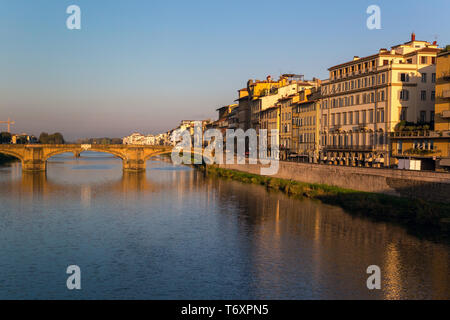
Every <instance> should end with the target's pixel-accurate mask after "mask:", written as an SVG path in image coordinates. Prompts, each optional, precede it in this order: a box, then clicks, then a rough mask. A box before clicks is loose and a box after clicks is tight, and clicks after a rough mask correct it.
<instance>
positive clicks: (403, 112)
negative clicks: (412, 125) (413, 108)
mask: <svg viewBox="0 0 450 320" xmlns="http://www.w3.org/2000/svg"><path fill="white" fill-rule="evenodd" d="M407 111H408V108H401V109H400V121H406V119H407Z"/></svg>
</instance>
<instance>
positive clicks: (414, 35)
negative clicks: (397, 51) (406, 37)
mask: <svg viewBox="0 0 450 320" xmlns="http://www.w3.org/2000/svg"><path fill="white" fill-rule="evenodd" d="M411 41H416V34H415V33H414V32H413V33H411Z"/></svg>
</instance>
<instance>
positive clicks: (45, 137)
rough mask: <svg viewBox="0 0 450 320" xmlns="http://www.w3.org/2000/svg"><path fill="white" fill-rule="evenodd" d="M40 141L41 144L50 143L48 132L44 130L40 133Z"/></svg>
mask: <svg viewBox="0 0 450 320" xmlns="http://www.w3.org/2000/svg"><path fill="white" fill-rule="evenodd" d="M39 143H41V144H47V143H48V133H47V132H42V133H41V134H40V135H39Z"/></svg>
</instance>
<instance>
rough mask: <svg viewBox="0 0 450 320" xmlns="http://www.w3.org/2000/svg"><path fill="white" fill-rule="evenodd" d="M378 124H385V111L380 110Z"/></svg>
mask: <svg viewBox="0 0 450 320" xmlns="http://www.w3.org/2000/svg"><path fill="white" fill-rule="evenodd" d="M378 122H379V123H383V122H384V109H379V110H378Z"/></svg>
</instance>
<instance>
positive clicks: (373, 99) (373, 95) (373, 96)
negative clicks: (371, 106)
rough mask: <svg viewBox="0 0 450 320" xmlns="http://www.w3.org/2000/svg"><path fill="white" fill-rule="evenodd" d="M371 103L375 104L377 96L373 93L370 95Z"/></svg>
mask: <svg viewBox="0 0 450 320" xmlns="http://www.w3.org/2000/svg"><path fill="white" fill-rule="evenodd" d="M370 102H375V94H374V93H373V92H372V93H371V94H370Z"/></svg>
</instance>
